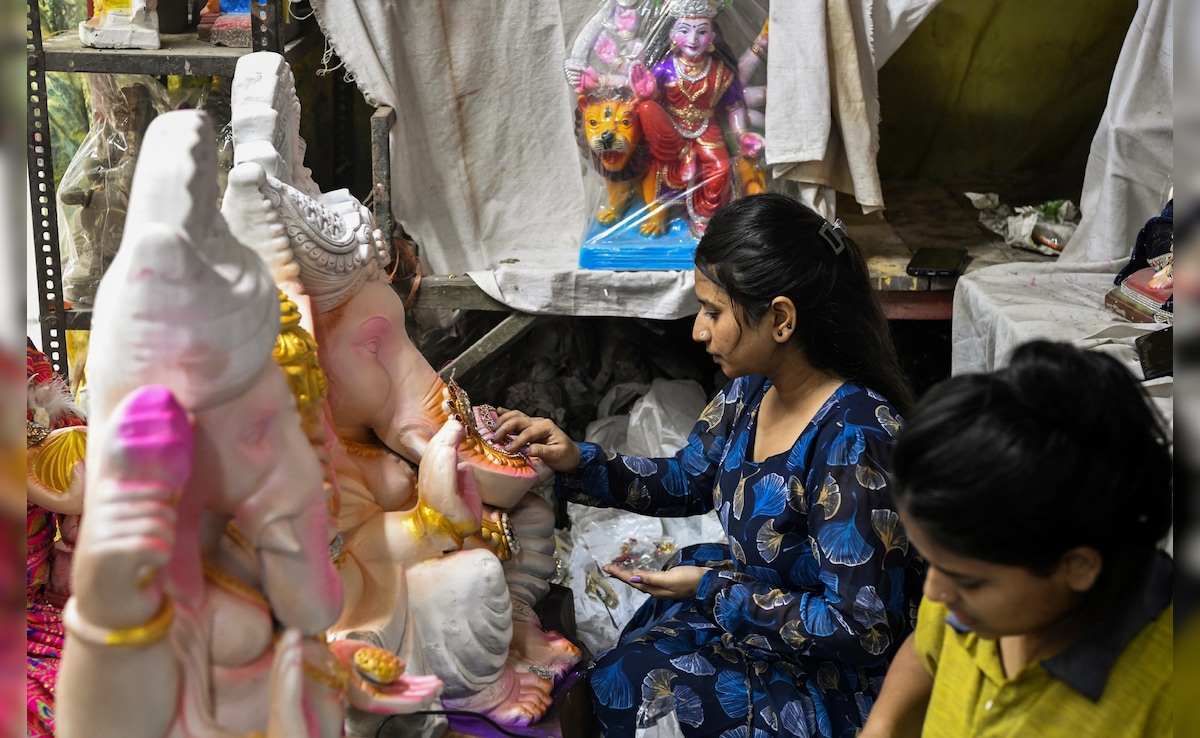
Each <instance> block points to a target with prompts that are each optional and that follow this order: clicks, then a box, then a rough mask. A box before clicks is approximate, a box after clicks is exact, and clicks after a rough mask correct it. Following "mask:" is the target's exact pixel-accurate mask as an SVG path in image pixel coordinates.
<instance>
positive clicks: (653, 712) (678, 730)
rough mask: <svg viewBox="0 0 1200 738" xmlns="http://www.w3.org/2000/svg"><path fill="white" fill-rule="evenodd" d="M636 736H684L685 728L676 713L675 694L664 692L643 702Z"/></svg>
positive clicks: (639, 710) (666, 737) (667, 737)
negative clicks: (680, 723)
mask: <svg viewBox="0 0 1200 738" xmlns="http://www.w3.org/2000/svg"><path fill="white" fill-rule="evenodd" d="M633 735H634V738H683V728H682V727H680V725H679V716H678V715H677V714H676V713H675V695H674V694H663V695H659V696H658V697H655V698H654V699H653V700H651V701H649V702H643V703H642V705H641V707H639V708H638V712H637V727H636V729H635V732H634V734H633Z"/></svg>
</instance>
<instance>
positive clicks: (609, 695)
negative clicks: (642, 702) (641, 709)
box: [588, 660, 635, 710]
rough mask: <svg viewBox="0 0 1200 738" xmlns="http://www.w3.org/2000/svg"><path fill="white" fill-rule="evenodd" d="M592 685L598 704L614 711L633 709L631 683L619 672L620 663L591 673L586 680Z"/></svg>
mask: <svg viewBox="0 0 1200 738" xmlns="http://www.w3.org/2000/svg"><path fill="white" fill-rule="evenodd" d="M588 681H590V682H591V684H592V693H593V694H595V695H596V699H597V700H598V701H599V702H600V704H602V705H605V706H607V707H610V708H613V709H615V710H628V709H629V708H631V707H633V703H634V697H635V694H634V691H633V683H632V682H630V681H629V679H628V678H627V677H626V676H625V673H624V672H623V671H621V661H620V660H618V661H616V662H614V663H613V664H612V665H611V666H607V667H604V668H601V669H595V670H594V671H592V673H591V675H590V676H589V678H588Z"/></svg>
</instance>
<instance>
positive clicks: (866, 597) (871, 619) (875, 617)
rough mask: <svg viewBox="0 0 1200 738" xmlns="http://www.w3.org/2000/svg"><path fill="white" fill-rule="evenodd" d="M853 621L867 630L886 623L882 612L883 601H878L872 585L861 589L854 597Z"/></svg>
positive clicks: (885, 616) (885, 615) (885, 617)
mask: <svg viewBox="0 0 1200 738" xmlns="http://www.w3.org/2000/svg"><path fill="white" fill-rule="evenodd" d="M854 619H855V620H857V621H858V622H860V623H862V624H863V625H865V626H867V627H868V628H870V627H872V626H874V625H883V624H886V623H887V614H886V613H884V611H883V600H881V599H879V595H878V594H876V592H875V587H874V586H873V585H867V586H866V587H863V588H862V589H860V590H858V594H857V595H855V596H854Z"/></svg>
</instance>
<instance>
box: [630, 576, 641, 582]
mask: <svg viewBox="0 0 1200 738" xmlns="http://www.w3.org/2000/svg"><path fill="white" fill-rule="evenodd" d="M629 581H631V582H634V583H635V584H641V583H642V578H641V577H639V576H638V575H637V574H634V575H633V576H631V577H629Z"/></svg>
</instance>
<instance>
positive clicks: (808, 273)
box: [695, 193, 913, 413]
mask: <svg viewBox="0 0 1200 738" xmlns="http://www.w3.org/2000/svg"><path fill="white" fill-rule="evenodd" d="M827 225H828V224H827V223H826V221H825V219H824V218H822V217H821V216H820V215H818V214H817V213H816V212H814V211H813V210H812V209H811V208H809V207H807V206H805V205H803V204H801V203H800V202H797V201H796V200H794V199H792V198H790V197H787V196H786V195H778V194H772V193H765V194H760V195H751V196H749V197H743V198H741V199H739V200H734V201H733V202H731V203H730V204H728V205H726V206H725V207H724V208H722V209H721V210H719V211H717V213H716V214H715V215H714V216H713V218H712V220H711V221H710V222H709V224H708V229H707V230H706V231H705V233H704V237H703V238H701V239H700V243H699V245H697V247H696V257H695V261H696V267H697V268H698V269H699V270H700V271H701V272H702V273H703V274H704V275H705V276H706V277H708V278H709V279H711V280H712V281H713V282H714V283H715V284H716V285H717V286H718V287H719V288H720V289H722V290H723V291H724V292H725V293H726V294H728V295H729V299H730V301H731V302H732V303H733V305H734V306H735V309H736V310H738V311H740V318H741V319H742V320H744V321H746V322H749V323H754V322H758V321H759V320H761V319H762V317H763V316H764V315H766V313H767V310H768V309H769V308H770V306H771V301H772V300H774V299H775V298H776V297H781V296H782V297H786V298H788V299H790V300H791V301H792V303H793V304H794V305H795V306H796V326H795V330H796V334H795V335H796V338H797V339H798V340H799V342H800V346H801V347H802V348H803V349H804V353H805V356H806V358H807V359H808V362H809V363H810V364H812V366H813V367H815V368H817V369H820V370H822V371H826V372H829V373H831V374H834V375H836V376H839V377H841V378H843V379H847V380H850V381H854V382H857V383H859V384H861V385H863V386H865V387H868V388H870V389H872V390H874V391H876V392H878V393H880V394H882V395H883V396H884V397H886V398H887V399H888V400H890V401H891V403H892V404H893V405H895V406H896V408H897V409H898V410H899V411H900V412H901V413H904V412H906V411H907V410H908V409H909V408H910V407H911V406H912V403H913V394H912V389H911V388H910V386H909V384H908V380H907V379H906V378H905V376H904V372H903V371H902V370H901V368H900V363H899V361H898V360H897V358H896V348H895V346H894V345H893V344H892V337H891V333H890V332H889V330H888V325H887V319H886V318H885V317H884V315H883V308H882V307H881V306H880V304H879V299H878V297H877V296H876V295H875V292H874V290H873V289H872V288H871V284H870V279H869V276H868V272H867V262H866V258H865V257H864V256H863V253H862V250H861V249H860V248H859V247H858V244H856V243H854V240H853V239H851V238H849V237H848V236H846V235H844V234H838V237H836V238H835V236H834V235H832V234H829V233H827V234H826V235H824V236H823V235H821V229H822V227H823V226H827Z"/></svg>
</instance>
